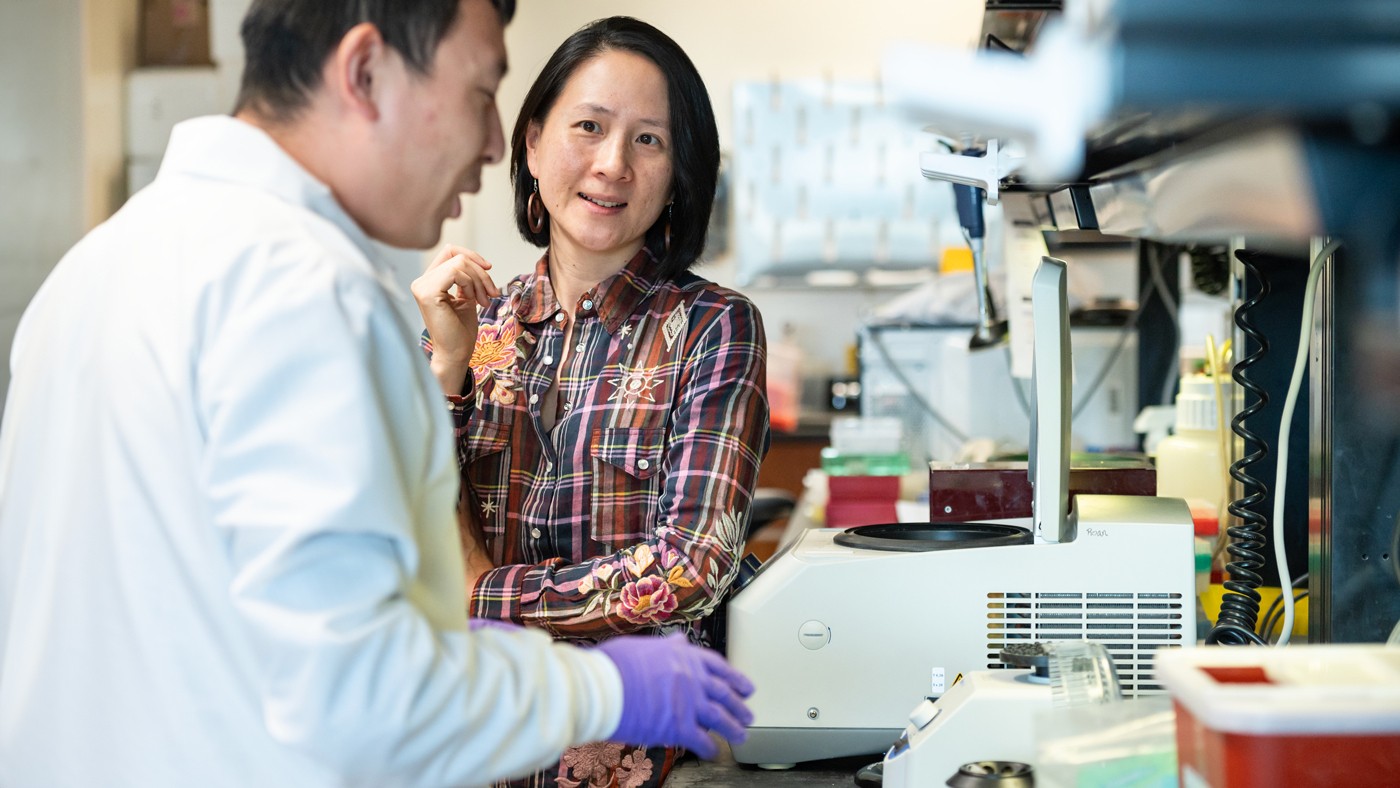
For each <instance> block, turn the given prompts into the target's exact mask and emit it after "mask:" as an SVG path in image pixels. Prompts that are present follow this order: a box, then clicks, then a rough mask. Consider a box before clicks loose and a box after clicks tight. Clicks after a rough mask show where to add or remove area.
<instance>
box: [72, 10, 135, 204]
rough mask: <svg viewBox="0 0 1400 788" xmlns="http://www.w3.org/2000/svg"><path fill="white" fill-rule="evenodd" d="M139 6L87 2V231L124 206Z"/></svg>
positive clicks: (84, 38) (84, 29)
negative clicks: (128, 79) (130, 75)
mask: <svg viewBox="0 0 1400 788" xmlns="http://www.w3.org/2000/svg"><path fill="white" fill-rule="evenodd" d="M139 5H140V3H139V2H138V0H83V11H82V14H83V16H82V42H83V43H82V47H83V49H82V52H83V77H82V79H83V82H82V84H83V88H82V98H83V162H84V172H83V228H84V229H85V230H86V229H91V228H93V227H95V226H97V224H99V223H100V222H102V221H103V220H105V219H106V218H107V217H108V216H111V215H112V213H113V212H115V211H116V210H117V208H119V207H120V206H121V204H122V202H123V201H125V200H126V151H125V146H124V144H123V143H124V133H123V132H124V129H125V128H126V127H125V125H124V123H123V118H124V112H125V104H124V97H125V95H126V91H125V87H124V84H125V83H124V78H125V76H126V73H127V72H128V71H130V70H131V69H133V68H135V67H136V34H137V20H138V16H139V14H138V8H139Z"/></svg>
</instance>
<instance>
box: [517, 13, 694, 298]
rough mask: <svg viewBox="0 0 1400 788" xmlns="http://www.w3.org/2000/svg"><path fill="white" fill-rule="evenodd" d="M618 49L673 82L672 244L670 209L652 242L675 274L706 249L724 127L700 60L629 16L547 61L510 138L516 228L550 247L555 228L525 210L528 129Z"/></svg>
mask: <svg viewBox="0 0 1400 788" xmlns="http://www.w3.org/2000/svg"><path fill="white" fill-rule="evenodd" d="M615 50H616V51H624V52H632V53H635V54H638V55H641V56H642V57H644V58H646V59H647V60H650V61H651V62H652V63H655V64H656V66H657V68H659V69H660V70H661V73H662V75H663V76H664V77H665V79H666V95H667V100H668V103H669V104H670V124H671V142H672V148H671V150H672V157H673V158H672V160H671V194H672V195H673V196H672V199H673V201H674V202H673V203H672V205H671V216H670V222H671V245H670V249H669V250H667V249H666V248H665V242H664V234H665V225H666V221H667V215H666V213H665V212H662V214H661V217H660V218H659V219H657V221H656V223H655V224H654V225H652V227H651V228H650V229H648V230H647V235H646V244H647V247H648V248H649V249H651V250H652V253H653V254H655V255H656V257H657V259H658V260H659V261H660V270H659V271H658V274H659V276H660V277H661V278H662V279H673V278H675V277H676V276H678V275H680V274H681V273H682V272H684V271H686V270H687V269H689V268H690V267H691V266H692V265H694V263H695V261H696V260H697V259H699V257H700V254H701V252H703V251H704V250H705V233H706V231H707V230H708V228H709V223H710V209H711V207H712V206H713V205H714V200H715V182H716V180H717V179H718V177H719V130H718V129H717V128H716V127H715V113H714V109H713V108H712V107H711V106H710V94H709V93H708V92H707V91H706V90H705V82H704V80H702V79H701V78H700V72H699V71H697V70H696V68H695V64H694V63H691V62H690V58H689V57H687V56H686V54H685V51H684V50H682V49H681V48H680V45H679V44H677V43H676V42H675V41H672V40H671V38H670V36H667V35H666V34H665V33H663V32H661V31H660V30H657V29H656V28H655V27H652V26H651V25H649V24H647V23H646V22H642V21H640V20H637V19H633V18H631V17H626V16H613V17H608V18H607V19H599V20H597V21H595V22H590V23H589V24H587V25H585V26H584V27H583V28H581V29H580V30H579V31H578V32H576V33H574V34H573V35H571V36H569V37H568V39H566V40H565V41H564V43H562V44H560V45H559V48H558V49H556V50H554V54H553V55H551V56H550V58H549V62H547V63H545V64H544V70H543V71H541V72H540V75H539V77H537V78H536V79H535V84H533V85H531V86H530V92H529V93H527V94H525V103H524V105H523V106H521V108H520V116H519V117H518V118H517V119H516V121H515V131H514V132H513V133H512V134H511V138H510V145H511V152H510V179H511V183H512V184H514V186H515V225H516V227H518V228H520V235H521V236H522V237H523V238H524V239H525V240H526V241H529V242H530V243H532V244H534V245H535V246H540V247H543V246H547V245H549V225H548V224H546V225H545V227H544V229H542V230H541V231H540V232H538V233H537V232H534V231H532V230H531V229H530V220H529V217H528V216H527V213H526V208H527V206H528V205H529V202H530V192H531V191H533V189H534V181H533V179H532V178H531V177H530V168H529V166H528V165H527V164H526V160H525V156H526V149H525V133H526V131H527V130H528V129H529V127H530V124H531V123H538V124H540V125H544V119H545V116H547V115H548V114H549V111H550V110H551V109H553V107H554V103H555V101H557V100H558V99H559V94H560V93H561V92H563V90H564V84H565V83H566V82H568V81H569V78H570V77H571V76H573V74H574V72H575V71H577V70H578V68H579V66H581V65H583V64H584V63H586V62H588V61H589V60H592V59H593V58H595V57H597V56H598V55H601V54H602V53H604V52H608V51H615Z"/></svg>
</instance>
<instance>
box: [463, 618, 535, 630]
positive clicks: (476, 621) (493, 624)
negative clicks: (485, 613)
mask: <svg viewBox="0 0 1400 788" xmlns="http://www.w3.org/2000/svg"><path fill="white" fill-rule="evenodd" d="M467 629H469V630H471V631H472V632H475V631H477V630H478V629H500V630H503V631H506V632H513V631H518V630H521V629H524V627H522V626H520V625H519V624H517V623H515V622H514V621H502V620H500V619H498V618H469V619H467Z"/></svg>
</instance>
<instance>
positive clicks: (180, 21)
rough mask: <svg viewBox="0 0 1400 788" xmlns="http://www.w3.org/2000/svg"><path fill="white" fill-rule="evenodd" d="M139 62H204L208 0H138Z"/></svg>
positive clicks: (154, 63)
mask: <svg viewBox="0 0 1400 788" xmlns="http://www.w3.org/2000/svg"><path fill="white" fill-rule="evenodd" d="M140 63H141V65H143V66H208V65H212V64H213V61H212V60H210V57H209V2H208V0H142V3H141V56H140Z"/></svg>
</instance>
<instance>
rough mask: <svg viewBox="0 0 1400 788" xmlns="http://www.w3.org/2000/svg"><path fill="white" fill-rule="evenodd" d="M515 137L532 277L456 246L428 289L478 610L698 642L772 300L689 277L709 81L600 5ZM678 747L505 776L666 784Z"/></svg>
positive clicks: (745, 496) (587, 630) (706, 139)
mask: <svg viewBox="0 0 1400 788" xmlns="http://www.w3.org/2000/svg"><path fill="white" fill-rule="evenodd" d="M511 144H512V150H511V179H512V181H513V182H514V185H515V214H516V223H517V225H518V226H519V228H520V232H521V234H522V235H523V236H524V237H525V238H526V240H528V241H530V242H531V243H533V244H535V245H536V246H539V247H543V248H545V253H544V256H543V257H542V258H541V259H540V261H539V262H538V263H537V265H536V267H535V271H534V273H532V274H529V275H526V276H522V277H519V278H517V279H515V280H513V281H511V282H510V283H509V284H507V285H506V286H505V287H504V288H503V289H499V290H498V289H497V288H496V287H495V285H494V284H493V283H492V280H491V278H490V275H489V273H488V272H487V269H489V268H490V264H489V263H488V262H486V261H485V260H483V259H482V258H481V257H480V256H479V255H477V254H476V253H474V252H472V251H470V250H467V249H462V248H459V247H448V248H446V249H444V250H443V251H442V253H440V254H439V255H438V257H437V259H436V261H435V262H434V264H433V265H432V266H431V267H430V268H429V270H428V271H427V272H426V273H425V274H424V275H423V277H422V278H420V279H419V280H418V281H416V282H415V283H414V295H415V297H416V298H417V300H418V302H419V306H420V309H421V310H422V312H423V315H424V318H425V321H426V324H427V327H428V331H427V334H426V336H430V337H431V340H428V339H426V338H425V343H424V344H425V348H426V349H427V350H428V351H429V352H430V353H431V354H432V366H433V370H434V372H435V374H436V375H437V377H438V380H439V381H440V382H441V383H442V386H443V390H444V391H445V392H446V393H447V394H448V399H449V400H450V402H451V407H452V411H453V415H454V417H455V420H456V425H457V433H458V437H459V460H460V462H461V466H462V476H463V512H464V523H463V527H462V545H463V549H464V552H465V555H466V558H467V569H468V577H469V581H468V582H469V583H470V584H471V585H470V589H469V591H470V601H469V606H470V609H469V612H470V614H471V615H472V616H474V617H479V618H489V619H497V620H501V621H509V622H514V623H516V624H523V625H525V626H530V627H539V628H541V629H544V630H546V631H548V632H549V633H550V634H551V635H553V636H554V637H556V638H568V639H571V640H584V641H598V640H601V639H604V638H607V637H610V636H612V635H615V634H620V633H636V632H643V633H656V634H661V633H667V632H675V631H681V632H685V633H686V634H687V635H688V636H689V637H690V638H691V639H692V640H695V641H697V642H705V641H706V638H707V633H706V631H705V628H704V627H703V626H702V624H703V622H704V620H705V619H706V617H707V616H709V615H710V614H711V613H712V612H714V610H715V608H716V606H717V605H719V604H720V603H721V602H722V601H723V599H724V596H725V592H726V590H727V589H728V588H729V585H730V583H731V582H732V580H733V579H734V576H735V573H736V572H737V569H738V559H739V557H740V550H741V549H742V547H743V541H744V533H745V528H746V525H747V522H748V517H749V504H750V496H751V494H752V492H753V488H754V486H755V483H756V480H757V476H758V466H759V462H760V461H761V459H762V458H763V455H764V453H765V452H766V451H767V448H768V404H767V401H766V399H765V394H764V385H765V376H764V353H765V344H764V334H763V325H762V321H761V320H760V318H759V314H758V310H757V309H756V308H755V307H754V305H753V304H752V303H751V302H750V301H749V300H748V299H746V298H745V297H744V296H742V295H740V294H739V293H736V292H734V291H732V290H728V289H725V288H722V287H719V286H717V285H715V284H713V283H711V282H708V281H705V280H704V279H701V278H699V277H697V276H695V275H694V274H691V273H689V270H688V269H689V268H690V267H691V265H693V264H694V263H695V261H696V259H697V258H698V257H699V255H700V253H701V251H702V250H703V248H704V243H705V231H706V227H707V225H708V223H709V215H710V208H711V204H712V202H713V200H714V193H715V182H716V179H717V175H718V170H719V135H718V132H717V130H716V127H715V121H714V113H713V110H712V109H711V107H710V101H709V96H708V94H707V93H706V91H705V86H704V83H703V81H702V80H701V78H700V75H699V73H698V72H697V71H696V69H695V67H694V65H693V64H692V63H691V62H690V59H689V58H688V57H687V56H686V55H685V53H684V52H683V51H682V50H681V49H680V47H679V46H677V45H676V43H675V42H674V41H672V40H671V39H670V38H669V37H667V36H666V35H665V34H664V33H662V32H660V31H659V30H657V29H656V28H654V27H652V26H650V25H648V24H646V23H643V22H639V21H637V20H635V19H630V18H626V17H613V18H609V19H603V20H599V21H597V22H593V23H591V24H589V25H588V26H586V27H584V28H583V29H581V30H579V31H578V32H577V33H575V34H574V35H573V36H571V37H570V38H569V39H568V40H566V41H565V42H564V43H563V44H562V45H561V46H560V47H559V49H558V50H556V51H555V53H554V55H553V56H552V57H551V58H550V60H549V62H548V63H547V64H546V65H545V66H544V69H543V71H542V73H541V74H540V76H539V77H538V78H537V80H536V81H535V83H534V85H533V86H532V87H531V88H530V91H529V94H528V95H527V96H526V98H525V103H524V106H523V107H522V109H521V112H520V117H519V120H518V121H517V123H516V126H515V130H514V133H513V135H512V139H511ZM453 285H456V286H457V287H458V289H457V290H455V291H453V290H452V286H453ZM478 306H480V308H481V311H480V313H479V314H478V312H477V307H478ZM677 755H678V753H677V752H676V751H674V750H671V751H668V750H665V749H653V750H647V749H644V748H639V747H635V746H630V745H627V744H626V743H620V742H619V743H599V744H596V745H590V746H586V747H580V748H576V749H574V750H570V751H569V752H567V753H565V755H564V757H563V758H562V759H561V761H560V763H559V765H558V767H557V769H551V770H549V771H548V772H541V773H540V774H537V775H534V776H533V777H530V778H528V779H526V780H522V781H519V782H517V783H515V784H517V785H531V786H541V785H560V786H624V787H625V788H632V787H634V786H651V785H659V784H661V782H662V781H663V780H664V779H665V777H666V775H667V774H668V773H669V772H670V770H671V767H672V766H673V764H674V762H675V759H676V756H677Z"/></svg>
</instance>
